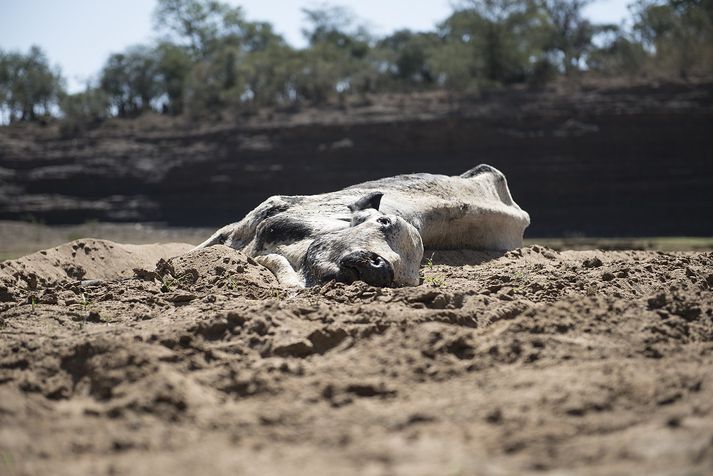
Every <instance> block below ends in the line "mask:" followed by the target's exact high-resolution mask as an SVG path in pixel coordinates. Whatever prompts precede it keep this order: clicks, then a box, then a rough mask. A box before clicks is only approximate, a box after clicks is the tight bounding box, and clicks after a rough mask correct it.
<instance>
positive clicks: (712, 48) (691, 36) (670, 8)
mask: <svg viewBox="0 0 713 476" xmlns="http://www.w3.org/2000/svg"><path fill="white" fill-rule="evenodd" d="M632 12H633V15H634V32H635V34H636V35H637V36H638V39H639V41H640V42H641V43H642V44H643V45H644V46H645V47H646V48H647V49H648V50H649V51H650V52H651V53H652V54H653V61H654V68H655V71H656V73H657V74H661V73H664V74H666V73H669V74H675V75H677V76H680V77H683V78H686V77H688V76H689V75H691V74H710V73H713V0H670V1H669V2H661V1H655V0H640V1H639V2H638V3H636V4H634V5H633V7H632Z"/></svg>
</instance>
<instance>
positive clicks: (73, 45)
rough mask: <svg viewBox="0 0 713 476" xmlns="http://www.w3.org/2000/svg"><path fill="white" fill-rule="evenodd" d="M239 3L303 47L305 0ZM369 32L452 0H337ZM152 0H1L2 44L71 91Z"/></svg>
mask: <svg viewBox="0 0 713 476" xmlns="http://www.w3.org/2000/svg"><path fill="white" fill-rule="evenodd" d="M224 1H226V3H230V4H233V5H240V6H242V7H243V9H244V11H245V13H246V16H247V18H248V19H249V20H261V21H269V22H270V23H272V24H273V25H274V26H275V29H276V30H277V31H278V32H279V33H281V34H282V35H283V36H284V37H285V38H286V39H287V40H288V41H289V42H290V43H291V44H293V45H295V46H303V45H304V40H303V38H302V35H301V33H300V28H301V27H302V26H303V15H302V13H301V9H302V8H305V7H307V8H309V7H314V6H316V5H319V4H321V3H323V2H315V1H310V0H224ZM630 1H631V0H598V1H596V2H595V3H594V4H592V5H590V6H589V7H588V9H587V15H588V16H589V17H590V18H591V19H592V20H595V21H598V22H613V23H619V22H620V21H621V20H622V19H623V18H624V17H625V16H626V15H627V8H626V6H627V4H628V3H630ZM329 3H331V4H335V5H343V6H346V7H348V8H350V9H351V10H352V11H353V12H354V13H355V14H356V16H357V17H358V18H359V19H361V20H362V22H364V23H366V24H367V25H368V26H369V27H370V28H371V29H372V30H373V31H374V32H375V33H378V34H384V33H388V32H391V31H393V30H396V29H399V28H410V29H413V30H428V29H431V28H432V27H433V25H434V24H435V23H437V22H438V21H440V20H443V19H444V18H445V17H447V16H448V14H449V13H450V12H451V11H452V7H451V5H452V4H453V3H454V2H453V0H341V1H339V0H336V1H334V2H329ZM154 6H155V1H154V0H120V1H116V0H0V49H3V50H15V49H21V50H27V49H28V48H29V47H30V45H33V44H37V45H39V46H41V47H42V48H43V49H44V50H45V51H46V52H47V54H48V56H49V58H50V60H51V61H52V63H53V64H57V65H59V66H60V67H61V69H62V73H63V75H64V76H65V77H66V78H67V80H68V87H69V89H70V91H77V90H80V89H82V87H83V86H82V85H83V84H84V81H85V80H87V79H90V78H91V77H92V76H94V75H95V74H96V73H97V72H98V71H99V69H100V68H101V66H102V65H103V63H104V61H105V60H106V58H107V57H108V56H109V54H110V53H112V52H117V51H121V50H123V49H124V48H126V47H127V46H130V45H134V44H137V43H143V42H147V41H151V40H152V39H153V38H154V36H153V33H152V31H151V30H152V29H151V12H152V11H153V9H154Z"/></svg>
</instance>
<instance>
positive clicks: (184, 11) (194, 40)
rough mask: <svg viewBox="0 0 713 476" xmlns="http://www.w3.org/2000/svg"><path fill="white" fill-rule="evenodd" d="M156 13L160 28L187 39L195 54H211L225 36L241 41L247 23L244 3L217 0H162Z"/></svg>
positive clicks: (190, 48)
mask: <svg viewBox="0 0 713 476" xmlns="http://www.w3.org/2000/svg"><path fill="white" fill-rule="evenodd" d="M153 17H154V25H155V28H156V29H157V30H159V31H161V30H164V31H167V32H168V33H169V34H173V35H175V36H177V37H178V38H179V39H180V40H183V41H184V42H185V44H186V46H187V47H188V48H189V50H190V51H191V52H192V54H193V56H194V57H195V58H207V57H208V56H209V55H210V54H211V53H213V52H215V51H216V50H217V49H218V48H219V43H220V42H221V40H222V41H223V42H225V41H226V40H232V41H233V42H239V41H240V39H241V38H242V36H243V31H242V30H243V27H244V25H245V20H244V18H243V11H242V9H241V8H240V7H231V6H230V5H228V4H226V3H222V2H219V1H215V0H159V1H158V5H157V6H156V9H155V10H154V14H153ZM234 46H235V45H234ZM237 46H239V45H237Z"/></svg>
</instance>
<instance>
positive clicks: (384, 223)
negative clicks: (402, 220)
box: [376, 217, 391, 226]
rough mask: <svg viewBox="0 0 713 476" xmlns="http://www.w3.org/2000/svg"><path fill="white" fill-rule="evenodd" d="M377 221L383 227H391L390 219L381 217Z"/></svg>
mask: <svg viewBox="0 0 713 476" xmlns="http://www.w3.org/2000/svg"><path fill="white" fill-rule="evenodd" d="M376 221H377V222H378V223H379V224H380V225H382V226H389V225H391V220H389V219H388V218H386V217H379V218H377V219H376Z"/></svg>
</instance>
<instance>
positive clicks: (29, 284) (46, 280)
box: [0, 239, 193, 301]
mask: <svg viewBox="0 0 713 476" xmlns="http://www.w3.org/2000/svg"><path fill="white" fill-rule="evenodd" d="M191 248H193V247H192V246H191V245H187V244H183V243H168V244H153V245H125V244H119V243H114V242H111V241H105V240H94V239H82V240H76V241H72V242H70V243H66V244H64V245H61V246H57V247H56V248H51V249H48V250H43V251H38V252H37V253H33V254H31V255H28V256H24V257H22V258H19V259H16V260H8V261H3V262H0V301H15V300H17V299H16V298H17V297H22V296H23V295H24V294H26V293H27V292H32V291H34V290H37V289H42V288H47V287H48V286H54V285H59V284H65V283H69V282H75V281H80V280H109V279H117V278H125V277H129V276H131V275H132V274H133V273H132V269H133V268H136V267H145V266H150V267H153V266H154V265H155V264H156V262H157V261H158V260H159V259H166V258H170V257H172V256H176V255H180V254H182V253H185V252H187V251H188V250H190V249H191Z"/></svg>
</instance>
